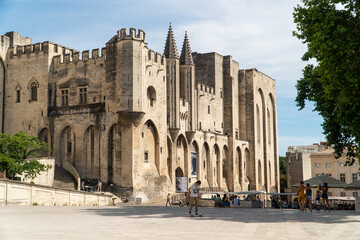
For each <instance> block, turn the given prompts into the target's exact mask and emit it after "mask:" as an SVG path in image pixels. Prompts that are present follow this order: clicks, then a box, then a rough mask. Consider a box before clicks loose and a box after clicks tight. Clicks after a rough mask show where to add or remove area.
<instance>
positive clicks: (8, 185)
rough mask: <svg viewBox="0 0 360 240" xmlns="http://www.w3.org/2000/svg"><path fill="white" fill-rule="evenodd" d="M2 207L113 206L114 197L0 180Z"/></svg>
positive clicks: (0, 202) (0, 201)
mask: <svg viewBox="0 0 360 240" xmlns="http://www.w3.org/2000/svg"><path fill="white" fill-rule="evenodd" d="M0 205H23V206H26V205H42V206H111V205H113V203H112V196H111V195H105V194H97V193H89V192H81V191H74V190H65V189H59V188H52V187H47V186H42V185H35V184H29V183H24V182H17V181H11V180H4V179H0Z"/></svg>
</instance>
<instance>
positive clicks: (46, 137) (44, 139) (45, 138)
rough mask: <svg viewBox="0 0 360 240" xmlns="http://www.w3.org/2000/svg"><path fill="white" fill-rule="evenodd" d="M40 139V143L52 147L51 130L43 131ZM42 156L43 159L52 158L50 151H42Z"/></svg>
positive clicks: (40, 133)
mask: <svg viewBox="0 0 360 240" xmlns="http://www.w3.org/2000/svg"><path fill="white" fill-rule="evenodd" d="M38 138H39V140H40V142H43V143H46V144H47V145H48V147H51V134H50V131H49V129H47V128H43V129H41V130H40V132H39V134H38ZM50 151H51V150H50ZM40 154H41V156H42V157H49V156H50V152H48V151H42V152H41V153H40Z"/></svg>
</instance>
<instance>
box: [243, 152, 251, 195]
mask: <svg viewBox="0 0 360 240" xmlns="http://www.w3.org/2000/svg"><path fill="white" fill-rule="evenodd" d="M244 174H245V176H246V178H247V180H248V181H249V186H250V185H251V182H250V181H251V167H250V151H249V149H248V148H245V161H244ZM248 190H250V189H248Z"/></svg>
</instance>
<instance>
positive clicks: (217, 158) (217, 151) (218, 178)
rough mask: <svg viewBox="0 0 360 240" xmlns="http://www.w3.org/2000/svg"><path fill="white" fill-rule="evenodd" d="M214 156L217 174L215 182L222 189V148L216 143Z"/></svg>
mask: <svg viewBox="0 0 360 240" xmlns="http://www.w3.org/2000/svg"><path fill="white" fill-rule="evenodd" d="M213 156H214V157H215V169H216V170H215V174H214V178H215V179H214V182H215V180H216V183H217V185H218V187H219V188H221V159H220V148H219V146H218V145H217V144H216V143H215V144H214V147H213Z"/></svg>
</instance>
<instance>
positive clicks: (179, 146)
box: [176, 134, 188, 176]
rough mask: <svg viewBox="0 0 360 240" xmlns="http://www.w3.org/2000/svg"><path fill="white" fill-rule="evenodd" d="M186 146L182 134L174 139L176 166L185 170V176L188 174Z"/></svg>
mask: <svg viewBox="0 0 360 240" xmlns="http://www.w3.org/2000/svg"><path fill="white" fill-rule="evenodd" d="M187 156H188V144H187V141H186V138H185V137H184V135H183V134H180V135H179V136H178V137H177V139H176V166H182V167H183V168H182V169H185V175H186V176H187V172H188V159H187Z"/></svg>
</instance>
